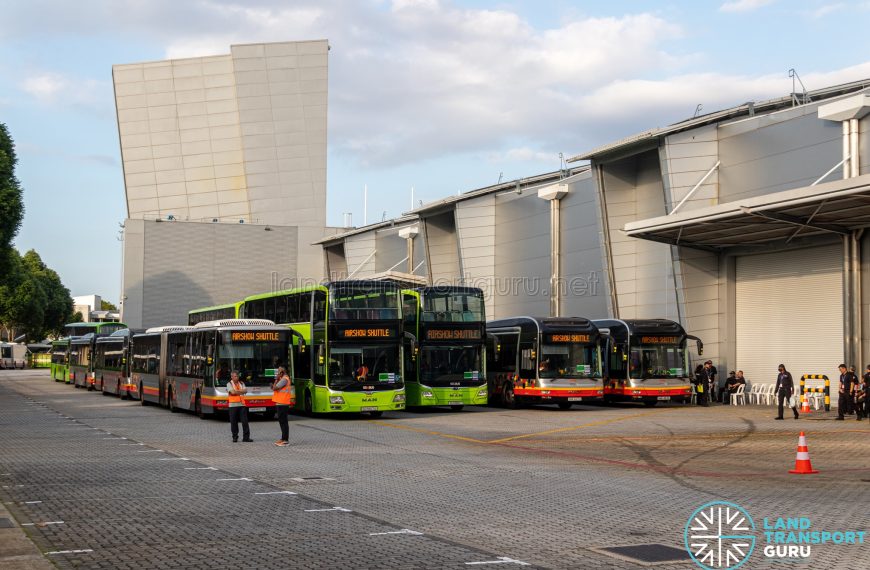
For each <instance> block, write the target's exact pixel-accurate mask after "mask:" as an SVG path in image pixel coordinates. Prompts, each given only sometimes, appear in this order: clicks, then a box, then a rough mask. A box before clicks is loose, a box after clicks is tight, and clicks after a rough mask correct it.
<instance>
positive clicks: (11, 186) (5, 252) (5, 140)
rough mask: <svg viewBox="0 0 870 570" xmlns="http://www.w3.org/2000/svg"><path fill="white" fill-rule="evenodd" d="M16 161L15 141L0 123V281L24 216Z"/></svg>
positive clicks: (5, 272)
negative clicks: (16, 173) (16, 175)
mask: <svg viewBox="0 0 870 570" xmlns="http://www.w3.org/2000/svg"><path fill="white" fill-rule="evenodd" d="M17 163H18V159H17V157H16V156H15V143H13V142H12V137H11V136H9V130H8V129H7V128H6V125H5V124H3V123H0V283H3V282H4V281H5V280H6V278H7V276H8V275H9V272H10V268H11V264H12V263H13V260H12V258H13V257H17V255H18V254H17V252H14V251H13V250H12V240H13V239H15V236H16V235H17V234H18V229H19V228H20V227H21V220H22V219H23V218H24V200H23V198H22V195H21V185H20V184H19V183H18V179H17V178H15V165H16V164H17Z"/></svg>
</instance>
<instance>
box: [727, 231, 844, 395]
mask: <svg viewBox="0 0 870 570" xmlns="http://www.w3.org/2000/svg"><path fill="white" fill-rule="evenodd" d="M842 260H843V250H842V247H840V246H830V247H818V248H811V249H801V250H795V251H788V252H781V253H769V254H762V255H748V256H744V257H738V258H737V287H736V290H737V306H736V312H737V319H736V320H737V337H736V338H737V363H736V365H735V366H736V369H739V370H743V371H744V373H745V375H746V378H748V379H749V381H750V382H754V383H763V384H766V383H773V382H776V373H777V370H776V367H777V365H778V364H779V363H780V362H782V363H784V364H785V365H786V368H787V369H788V370H789V371H790V372H791V373H792V376H794V379H795V383H797V382H798V381H799V379H800V376H801V375H802V374H827V375H828V377H829V378H830V379H831V381H832V383H833V384H834V386H835V385H836V384H835V383H836V380H837V378H838V377H839V376H838V375H839V372H838V371H837V365H839V364H840V362H841V361H842V360H843V296H842V291H843V283H842V276H843V270H842V267H843V263H842ZM720 372H722V373H723V374H722V376H723V377H724V373H725V372H727V371H720ZM831 399H832V400H833V401H834V403H835V405H836V402H835V401H836V398H831Z"/></svg>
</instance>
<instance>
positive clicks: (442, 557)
mask: <svg viewBox="0 0 870 570" xmlns="http://www.w3.org/2000/svg"><path fill="white" fill-rule="evenodd" d="M775 415H776V414H775V410H773V408H771V407H765V406H739V407H736V406H713V407H710V408H699V407H690V406H684V405H677V404H674V405H668V406H662V407H656V408H645V407H642V406H636V405H630V404H626V405H622V406H616V407H610V406H597V405H583V406H575V407H574V408H572V409H571V410H559V409H557V408H555V407H546V406H541V407H536V408H530V409H519V410H505V409H497V408H466V409H465V410H464V411H462V412H452V411H448V410H440V409H439V410H427V411H424V412H418V413H414V412H397V413H392V414H387V415H385V417H383V418H380V419H376V420H375V419H370V418H368V417H366V416H359V415H349V416H340V417H332V416H330V417H317V418H305V417H302V416H292V417H291V431H290V443H291V445H290V446H289V447H286V448H279V447H275V446H273V445H272V442H273V441H274V440H275V439H277V437H278V435H279V430H278V426H277V424H276V423H275V422H271V421H265V420H259V421H253V422H252V425H251V431H252V437H253V438H254V440H255V442H254V443H249V444H243V443H232V442H231V441H230V434H229V425H228V424H227V423H226V422H221V421H218V420H207V421H202V420H200V419H198V418H196V417H194V416H192V415H188V414H171V413H170V412H168V411H167V410H163V409H159V408H155V407H142V406H140V405H139V403H138V402H130V401H123V400H119V399H117V398H114V397H102V396H100V395H99V394H98V393H93V392H91V393H88V392H86V391H84V390H77V389H74V388H72V387H71V386H68V385H63V384H58V383H54V382H52V381H51V380H50V379H49V378H48V374H47V372H44V371H6V372H0V426H2V429H3V434H4V435H3V437H2V438H0V498H2V500H3V502H4V503H5V504H4V506H5V508H6V509H8V511H9V512H10V513H11V515H10V517H11V518H12V519H13V524H15V525H16V526H20V527H21V530H23V532H24V533H26V535H27V536H28V537H29V538H30V539H31V540H32V541H33V543H34V544H35V545H36V547H37V548H38V550H39V551H40V552H42V553H43V554H44V556H45V558H46V559H47V560H49V561H50V562H51V563H52V564H54V565H56V566H57V567H61V568H67V567H72V568H125V567H136V568H152V567H154V568H157V567H159V568H172V567H179V568H198V567H209V568H211V567H214V566H238V567H244V568H473V567H477V566H487V567H489V566H498V567H519V566H521V565H523V564H527V565H529V566H528V567H541V568H642V567H644V566H643V565H642V564H640V563H638V562H637V560H636V559H632V558H625V557H624V556H623V557H617V556H614V555H613V554H607V553H606V552H605V549H607V548H611V547H619V546H635V545H649V544H654V545H663V546H666V547H672V548H673V550H671V551H669V552H668V553H667V554H670V556H663V557H662V558H661V560H663V561H664V562H663V563H661V564H659V565H656V566H655V567H656V568H683V569H685V568H693V567H697V566H696V565H695V564H694V563H693V562H692V561H691V560H690V559H689V558H688V555H687V554H686V553H685V549H684V546H683V544H684V531H685V528H686V522H687V520H688V519H689V517H690V515H691V514H692V513H693V512H694V511H695V510H696V509H697V508H699V507H701V506H702V505H703V504H705V503H708V502H711V501H727V502H730V503H734V504H737V505H739V506H740V507H742V508H744V509H745V510H746V511H747V512H748V513H750V514H751V515H752V517H753V519H754V521H755V525H756V530H755V531H754V533H755V535H756V536H757V542H756V549H755V552H753V554H752V555H751V556H750V557H749V558H748V560H747V561H746V563H745V564H744V565H743V566H742V567H744V568H819V567H824V568H827V569H831V568H850V569H853V568H864V567H867V566H868V560H870V549H868V545H867V544H866V542H865V543H859V544H824V545H813V546H812V550H811V553H810V555H809V556H808V557H807V558H789V559H774V558H769V557H767V556H765V554H764V552H763V547H764V546H765V545H766V542H765V535H764V534H763V529H764V522H763V521H765V519H768V520H769V521H776V520H777V518H778V517H803V518H804V520H806V521H808V522H809V523H810V524H811V527H812V528H811V530H814V531H865V530H870V439H868V436H870V422H868V421H867V420H865V421H863V422H860V423H859V422H857V421H855V420H854V419H851V420H847V421H844V422H838V421H833V418H834V417H835V414H834V413H824V412H821V413H820V412H813V413H811V414H809V415H808V416H802V417H801V419H800V420H798V421H795V420H792V419H787V420H784V421H775V420H773V418H774V416H775ZM800 431H804V432H806V435H807V439H808V444H809V453H810V457H811V460H812V464H813V467H814V468H816V469H818V470H819V471H820V473H819V474H814V475H792V474H789V473H788V470H789V469H792V468H793V467H794V466H795V452H796V447H797V442H798V433H799V432H800ZM124 438H126V439H124ZM0 518H2V514H0ZM0 522H2V520H0ZM49 523H53V524H49ZM24 525H27V526H24ZM867 540H870V536H868V537H867ZM647 553H648V554H649V555H650V557H652V553H649V552H647ZM622 554H623V555H624V554H625V553H622ZM650 559H651V558H650ZM633 560H634V561H633ZM3 562H4V558H3V549H2V542H0V567H2V566H4V563H3ZM723 567H724V566H723Z"/></svg>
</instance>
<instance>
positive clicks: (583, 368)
mask: <svg viewBox="0 0 870 570" xmlns="http://www.w3.org/2000/svg"><path fill="white" fill-rule="evenodd" d="M538 376H539V377H541V378H600V377H601V366H600V365H599V360H598V348H597V347H596V346H595V345H592V344H580V343H576V342H572V343H565V344H542V345H541V357H540V361H539V363H538Z"/></svg>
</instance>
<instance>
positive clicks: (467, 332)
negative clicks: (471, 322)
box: [425, 328, 481, 340]
mask: <svg viewBox="0 0 870 570" xmlns="http://www.w3.org/2000/svg"><path fill="white" fill-rule="evenodd" d="M425 338H426V340H480V339H481V334H480V329H479V328H476V329H435V328H432V329H426V337H425Z"/></svg>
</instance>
